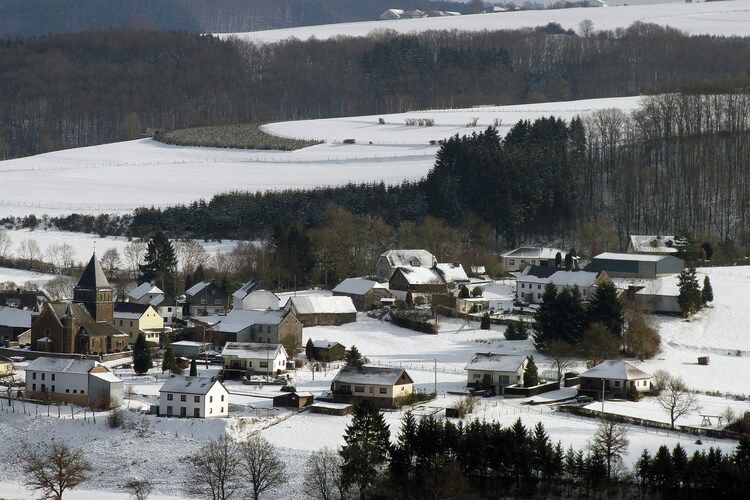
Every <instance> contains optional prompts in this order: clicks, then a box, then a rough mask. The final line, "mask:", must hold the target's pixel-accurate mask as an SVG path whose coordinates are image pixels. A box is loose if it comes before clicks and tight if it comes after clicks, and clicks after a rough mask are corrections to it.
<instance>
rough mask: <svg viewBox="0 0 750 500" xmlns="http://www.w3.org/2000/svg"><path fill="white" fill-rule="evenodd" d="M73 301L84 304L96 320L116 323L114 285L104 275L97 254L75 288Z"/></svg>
mask: <svg viewBox="0 0 750 500" xmlns="http://www.w3.org/2000/svg"><path fill="white" fill-rule="evenodd" d="M73 302H77V303H80V304H83V306H84V307H86V309H87V310H88V312H89V314H91V317H92V318H94V320H95V321H104V322H106V323H109V324H110V325H111V324H113V323H114V318H113V316H114V309H115V304H114V302H113V301H112V287H111V286H110V285H109V282H108V281H107V277H106V276H104V271H103V270H102V267H101V266H100V265H99V261H97V260H96V254H93V255H92V256H91V260H90V261H89V263H88V264H87V265H86V269H84V270H83V274H82V275H81V279H80V280H79V281H78V284H77V285H76V287H75V288H74V289H73Z"/></svg>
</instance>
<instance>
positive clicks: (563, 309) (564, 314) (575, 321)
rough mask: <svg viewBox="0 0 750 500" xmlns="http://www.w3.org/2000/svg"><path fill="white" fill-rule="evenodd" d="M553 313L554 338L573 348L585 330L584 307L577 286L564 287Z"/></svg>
mask: <svg viewBox="0 0 750 500" xmlns="http://www.w3.org/2000/svg"><path fill="white" fill-rule="evenodd" d="M554 313H555V315H556V316H555V317H554V318H553V321H555V320H556V321H555V329H556V331H555V334H556V337H555V338H558V339H560V340H562V341H563V342H567V343H568V344H570V345H573V346H575V345H576V344H578V342H580V340H581V338H582V337H583V332H584V330H585V328H586V307H585V306H584V305H583V298H582V297H581V291H580V290H579V288H578V287H577V286H573V287H572V288H567V287H566V288H564V289H563V290H562V291H561V292H560V293H559V294H558V296H557V301H556V302H555V307H554Z"/></svg>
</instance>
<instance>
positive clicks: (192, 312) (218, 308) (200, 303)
mask: <svg viewBox="0 0 750 500" xmlns="http://www.w3.org/2000/svg"><path fill="white" fill-rule="evenodd" d="M185 300H186V301H187V304H186V306H187V314H188V315H189V316H207V315H209V314H222V313H224V312H225V311H226V309H227V294H226V293H224V290H222V289H221V288H219V287H218V286H216V284H214V283H213V282H212V281H207V280H206V281H201V282H200V283H196V284H195V285H193V286H191V287H190V288H188V289H187V290H186V291H185Z"/></svg>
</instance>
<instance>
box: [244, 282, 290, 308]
mask: <svg viewBox="0 0 750 500" xmlns="http://www.w3.org/2000/svg"><path fill="white" fill-rule="evenodd" d="M280 302H281V300H280V299H279V296H278V295H276V294H275V293H273V292H271V291H269V290H263V288H261V286H260V282H259V281H258V280H250V281H248V282H247V283H245V284H243V285H242V286H241V287H239V288H238V289H237V290H236V291H235V292H234V293H233V294H232V309H245V310H250V309H279V304H280Z"/></svg>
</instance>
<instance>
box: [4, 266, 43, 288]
mask: <svg viewBox="0 0 750 500" xmlns="http://www.w3.org/2000/svg"><path fill="white" fill-rule="evenodd" d="M54 277H55V275H54V274H46V273H36V272H33V271H24V270H23V269H13V268H10V267H0V283H3V282H6V281H12V282H13V283H15V284H17V285H24V284H25V283H36V284H37V285H39V286H44V285H46V284H47V282H48V281H49V280H51V279H52V278H54Z"/></svg>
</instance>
